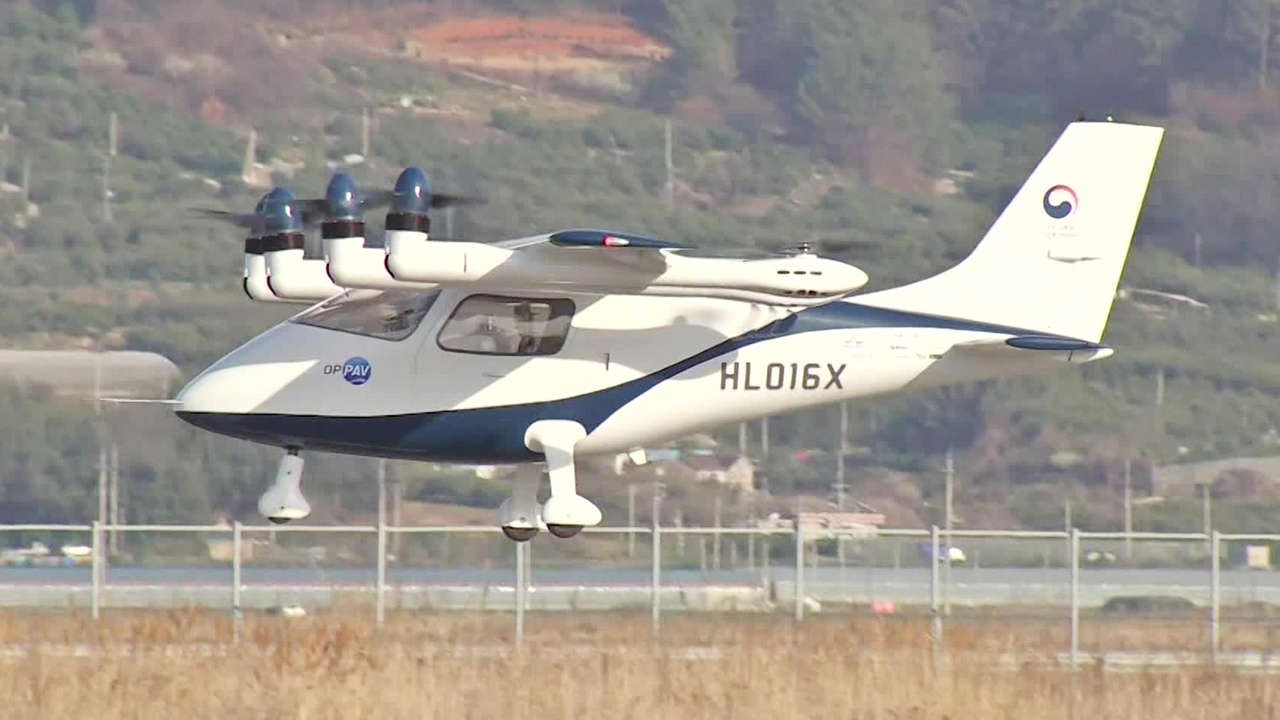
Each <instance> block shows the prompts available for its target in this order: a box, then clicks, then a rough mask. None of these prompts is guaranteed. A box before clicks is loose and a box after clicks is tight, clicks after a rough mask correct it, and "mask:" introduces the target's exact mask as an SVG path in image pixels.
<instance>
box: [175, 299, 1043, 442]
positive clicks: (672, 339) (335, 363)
mask: <svg viewBox="0 0 1280 720" xmlns="http://www.w3.org/2000/svg"><path fill="white" fill-rule="evenodd" d="M357 292H364V293H366V294H367V295H368V296H369V298H370V299H371V300H372V301H376V300H377V299H378V294H377V292H376V291H357ZM429 294H435V295H436V297H435V300H434V302H432V303H431V305H430V308H429V309H428V310H427V311H426V312H425V314H422V315H421V318H420V319H421V322H420V323H419V324H418V325H417V327H416V328H406V327H404V326H403V325H399V326H397V325H395V324H394V323H393V324H392V325H391V326H390V327H395V328H397V329H396V330H394V331H391V332H390V333H389V334H390V336H392V337H393V338H394V339H387V338H383V337H374V336H370V335H367V334H360V333H359V332H351V331H349V329H350V328H353V327H355V328H357V329H358V330H360V331H362V332H363V331H367V329H368V328H370V327H373V328H375V332H382V329H381V328H382V327H383V326H382V325H380V324H379V323H380V322H381V320H378V318H377V317H376V316H372V317H373V319H374V320H378V322H372V323H371V322H368V320H369V318H361V317H359V315H360V313H362V312H365V313H366V314H368V313H370V312H373V313H376V312H378V311H377V310H369V311H364V310H352V311H351V312H350V313H348V315H350V317H343V316H342V313H340V312H339V313H337V314H336V315H335V316H334V318H335V319H334V320H333V321H322V322H324V323H325V324H327V325H329V326H327V327H321V326H316V325H311V324H307V323H308V322H310V321H311V320H310V318H312V317H314V316H315V314H316V313H323V312H324V310H323V308H324V307H325V306H326V305H328V304H330V303H332V302H333V301H330V302H329V303H325V304H322V305H321V306H318V308H313V309H312V310H308V311H306V312H304V313H301V314H300V315H299V316H295V318H293V319H291V320H289V321H286V322H284V323H282V324H280V325H278V326H276V327H273V328H271V329H269V330H267V331H266V332H264V333H263V334H261V335H260V336H258V337H257V338H255V339H253V340H252V341H250V342H248V343H246V344H245V345H243V346H242V347H240V348H238V349H236V350H235V351H233V352H232V353H230V354H229V355H227V356H226V357H224V358H223V359H222V360H220V361H218V362H217V363H216V364H214V365H213V366H212V367H210V368H209V369H207V370H206V371H205V372H203V373H202V374H201V375H200V376H199V377H197V378H196V379H195V380H193V381H192V382H191V384H190V385H188V387H187V388H186V389H184V390H183V392H182V393H181V395H180V397H179V400H180V402H181V408H180V410H179V413H180V415H181V416H182V417H183V418H184V419H186V420H188V421H189V422H192V423H193V424H195V425H198V426H201V427H205V428H207V429H209V430H212V431H214V432H219V433H223V434H227V435H232V436H236V437H242V438H245V439H250V440H255V441H258V442H264V443H269V444H274V445H280V446H286V447H301V448H310V449H318V450H328V451H335V452H346V453H353V454H368V455H381V456H388V457H401V458H413V459H424V460H441V461H459V462H513V461H525V460H536V459H538V457H539V455H538V454H537V453H534V452H532V451H530V450H529V449H528V448H527V447H526V446H525V442H524V433H525V431H526V429H527V428H528V427H529V426H530V425H531V424H532V423H533V422H535V421H537V420H543V419H567V420H574V421H577V422H580V423H581V424H582V425H583V426H584V427H585V429H586V430H587V436H586V437H585V438H584V439H583V440H581V441H580V442H579V443H578V444H577V446H576V448H575V451H576V452H577V453H579V454H593V453H606V452H619V451H627V450H630V449H634V448H637V447H641V446H644V445H647V444H651V443H654V442H659V441H662V440H665V439H669V438H674V437H679V436H681V435H684V434H688V433H690V432H694V431H697V430H700V429H704V428H707V427H714V426H717V425H721V424H726V423H731V422H736V421H741V420H746V419H751V418H757V417H762V416H765V415H770V414H776V413H784V412H788V411H792V410H797V409H801V408H806V407H812V406H816V405H822V404H826V403H832V402H838V401H841V400H847V399H851V398H857V397H865V396H870V395H878V394H883V393H888V392H893V391H897V390H902V389H904V388H924V387H936V386H940V385H948V384H954V383H958V382H966V381H971V380H976V379H981V378H985V377H994V376H998V375H1004V374H1010V373H1017V372H1024V371H1034V370H1036V369H1047V368H1050V367H1052V366H1053V365H1054V364H1055V363H1054V362H1053V361H1054V360H1061V359H1063V358H1062V357H1060V354H1059V353H1011V354H1008V355H998V356H996V357H995V358H981V359H980V360H979V359H975V358H974V357H973V356H969V355H966V354H963V353H960V354H956V353H950V354H948V350H949V349H951V348H952V346H953V345H955V344H956V343H962V342H972V341H979V340H988V341H990V340H997V341H998V340H1000V339H1002V338H1005V337H1013V336H1016V335H1018V334H1019V333H1020V332H1022V331H1020V330H1018V329H1016V328H1003V327H999V326H992V325H983V324H976V323H970V322H967V321H962V320H949V319H945V318H937V317H933V316H927V315H920V314H915V313H902V312H898V311H893V310H884V309H878V308H874V307H871V306H868V305H862V304H859V303H856V302H851V301H837V302H833V303H830V304H828V305H823V306H819V307H815V308H807V309H802V310H799V311H789V310H784V309H780V308H778V307H776V306H771V305H766V304H754V303H749V302H744V301H738V300H728V299H717V298H696V297H648V296H637V295H604V296H600V295H587V294H581V295H579V294H573V293H559V294H556V293H545V292H543V293H537V294H523V293H516V292H511V293H503V294H502V297H503V298H504V299H506V300H507V301H511V302H516V301H518V299H519V298H526V299H530V300H534V301H538V300H541V299H546V298H554V299H556V300H557V301H559V302H561V303H563V302H564V301H570V302H571V303H572V305H571V306H567V307H572V312H571V317H570V318H569V319H568V321H567V323H565V326H564V327H565V330H564V331H561V332H560V333H559V334H560V336H561V338H562V345H560V346H559V347H558V349H555V351H554V352H549V353H548V354H516V355H513V354H494V353H496V352H501V350H494V349H493V347H492V346H487V345H486V346H466V349H464V350H458V349H456V348H457V347H459V344H458V342H457V341H456V340H449V339H448V338H450V337H456V336H457V335H458V333H459V332H461V331H459V330H458V329H457V327H458V326H457V325H456V324H455V325H451V324H450V323H451V322H453V323H459V322H460V321H458V320H457V319H451V316H452V315H453V314H454V313H455V311H459V305H460V303H465V302H466V301H467V299H468V298H472V297H474V296H476V295H484V294H485V293H484V292H483V291H477V290H473V289H468V288H448V289H444V290H443V291H429ZM357 304H358V303H352V305H353V306H354V305H357ZM467 307H471V306H467ZM382 312H384V313H385V312H386V310H385V308H384V309H383V310H382ZM352 318H354V319H355V322H352ZM335 325H336V326H340V327H343V328H346V329H334V327H333V326H335ZM400 335H403V337H400ZM442 338H445V339H444V340H442ZM446 346H452V347H454V348H455V349H446ZM542 352H548V351H546V350H544V351H542Z"/></svg>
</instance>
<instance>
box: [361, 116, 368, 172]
mask: <svg viewBox="0 0 1280 720" xmlns="http://www.w3.org/2000/svg"><path fill="white" fill-rule="evenodd" d="M360 155H361V156H363V157H364V159H365V162H368V160H369V108H368V107H363V108H360Z"/></svg>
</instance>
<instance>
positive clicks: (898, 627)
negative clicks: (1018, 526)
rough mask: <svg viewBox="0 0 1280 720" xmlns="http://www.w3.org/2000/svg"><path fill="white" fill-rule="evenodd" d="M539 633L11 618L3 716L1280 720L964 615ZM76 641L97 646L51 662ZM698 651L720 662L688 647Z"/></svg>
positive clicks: (1047, 635)
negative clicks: (237, 634) (235, 638)
mask: <svg viewBox="0 0 1280 720" xmlns="http://www.w3.org/2000/svg"><path fill="white" fill-rule="evenodd" d="M526 628H527V631H526V634H525V647H524V651H523V652H521V653H514V652H509V651H508V650H509V648H511V646H512V642H513V627H512V623H511V617H510V616H509V615H504V614H500V613H490V614H486V615H462V614H448V615H407V614H406V615H392V616H389V617H388V621H387V623H386V624H385V625H384V626H383V628H382V629H380V630H379V629H377V628H375V626H374V625H373V623H372V622H370V618H369V617H368V616H367V615H365V614H364V613H363V612H358V611H353V612H352V613H331V614H327V615H322V616H312V617H306V618H293V619H284V618H274V617H255V616H250V617H247V618H246V619H245V625H244V634H243V641H242V642H241V643H240V644H238V645H232V644H231V642H230V641H231V639H232V629H231V625H230V622H229V621H228V619H227V617H226V615H225V614H215V613H205V612H201V611H185V610H184V611H173V612H169V613H138V614H131V613H123V612H119V611H115V612H110V613H106V614H105V615H104V617H103V619H102V620H101V621H99V622H98V623H94V622H92V621H91V620H89V619H88V618H86V617H83V616H79V617H77V616H73V615H71V614H68V613H59V614H29V613H27V614H22V613H9V614H0V651H2V652H0V658H2V659H0V717H3V718H6V719H13V720H26V719H27V718H31V719H33V720H34V719H35V718H39V719H40V720H72V719H74V720H87V719H89V718H93V719H95V720H115V719H117V718H180V719H182V720H195V719H197V718H200V719H202V718H218V719H219V720H240V719H241V718H244V719H246V720H247V719H249V718H255V719H256V718H270V719H271V720H291V719H294V718H297V719H299V720H304V719H305V720H321V719H328V718H334V719H336V718H343V719H351V720H356V719H362V718H370V719H373V718H377V719H378V720H393V719H396V718H449V719H450V720H457V719H460V718H486V719H487V718H494V719H506V718H510V719H511V720H516V719H525V718H538V719H542V718H548V719H551V718H556V719H558V718H584V719H587V718H590V719H591V720H595V719H596V718H611V719H612V718H645V719H648V718H716V719H717V720H720V719H726V720H727V719H732V720H755V719H756V718H761V719H764V718H767V719H768V720H782V719H789V718H823V719H824V720H827V719H832V720H834V719H836V718H840V719H852V720H879V719H881V718H884V719H885V720H908V719H910V720H925V719H937V720H943V719H944V718H945V719H949V720H960V719H961V718H964V719H969V718H984V719H985V718H1001V719H1003V718H1011V719H1012V718H1018V719H1022V718H1035V719H1037V720H1040V719H1047V718H1082V719H1085V720H1104V719H1108V718H1124V719H1126V720H1131V719H1133V718H1153V719H1156V718H1158V719H1159V720H1180V719H1182V718H1187V719H1191V718H1204V719H1209V718H1212V719H1213V720H1235V719H1239V720H1274V719H1275V718H1280V680H1278V679H1277V678H1275V677H1274V676H1271V677H1268V676H1262V675H1249V674H1246V673H1242V672H1239V671H1232V670H1212V669H1208V668H1196V669H1163V670H1151V671H1143V672H1129V673H1113V672H1102V671H1101V670H1099V669H1096V668H1087V669H1084V670H1082V671H1080V672H1077V673H1074V674H1073V673H1069V672H1065V671H1063V670H1061V669H1054V668H1049V667H1045V666H1042V665H1039V664H1036V663H1033V662H1027V663H1025V664H1023V665H1022V666H1020V667H1018V666H1015V667H1008V666H999V665H997V664H996V663H994V662H992V660H991V659H992V658H993V657H994V655H995V654H996V653H999V652H1014V651H1022V652H1030V651H1035V650H1040V651H1043V652H1049V653H1051V652H1056V651H1060V650H1062V649H1063V648H1064V647H1065V644H1064V643H1063V642H1062V641H1063V639H1064V635H1063V634H1062V632H1061V628H1057V627H1053V628H1043V627H1041V628H1033V627H1031V626H1029V625H1021V626H1019V625H1010V624H1008V623H1004V624H1002V623H1000V622H995V621H993V622H989V623H987V622H974V623H966V624H965V625H963V626H958V627H955V628H952V629H950V630H949V632H948V635H947V646H948V648H949V650H950V653H951V654H950V660H949V661H944V662H942V663H940V664H938V665H937V666H935V665H934V663H933V662H932V660H931V653H930V649H929V642H928V622H927V621H919V620H887V619H876V618H865V619H850V618H848V617H845V618H841V619H830V618H815V619H814V620H813V621H806V622H805V623H804V624H802V625H800V626H796V625H794V624H792V623H790V622H788V621H785V620H782V619H779V618H762V617H728V616H692V615H684V616H678V617H668V618H665V619H664V626H663V628H664V630H663V646H665V648H666V649H665V650H664V649H662V648H658V649H655V646H654V645H652V644H651V641H650V637H649V622H648V619H647V618H645V617H638V616H618V615H568V614H553V615H540V614H530V615H529V616H528V617H527V624H526ZM1113 632H1115V633H1116V639H1117V640H1121V639H1125V642H1126V643H1128V644H1130V645H1132V646H1134V647H1138V646H1143V645H1148V644H1150V645H1154V646H1159V647H1162V648H1164V649H1179V648H1176V647H1171V643H1173V642H1177V641H1179V640H1181V639H1182V638H1179V637H1178V636H1171V635H1169V633H1168V628H1163V627H1160V626H1141V627H1139V626H1135V627H1133V628H1126V629H1123V631H1121V629H1118V628H1114V627H1113ZM1126 638H1127V639H1126ZM1185 639H1186V640H1187V641H1196V642H1197V643H1198V640H1197V639H1196V638H1194V637H1192V636H1187V637H1186V638H1185ZM68 646H72V647H78V648H80V649H84V648H92V649H95V650H96V652H93V653H83V652H82V653H81V654H80V655H79V656H77V655H75V654H61V655H59V654H56V653H53V652H48V651H46V652H36V650H38V649H39V648H41V647H44V648H46V649H48V648H63V649H65V648H67V647H68ZM690 646H702V647H707V646H713V647H715V648H717V649H718V652H716V653H710V654H704V655H702V656H699V655H696V654H690V653H687V652H677V650H679V649H681V648H688V647H690ZM1109 649H1111V648H1109ZM1185 649H1189V650H1200V649H1202V647H1201V646H1198V645H1197V646H1195V647H1188V648H1185ZM23 651H26V654H25V655H24V654H22V652H23Z"/></svg>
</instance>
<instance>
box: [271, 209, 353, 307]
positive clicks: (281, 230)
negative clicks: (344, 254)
mask: <svg viewBox="0 0 1280 720" xmlns="http://www.w3.org/2000/svg"><path fill="white" fill-rule="evenodd" d="M262 216H263V220H264V222H265V224H266V230H265V233H264V235H263V238H262V251H263V255H264V257H265V258H266V264H267V285H268V287H269V288H270V289H271V292H272V293H273V294H274V295H275V296H276V297H278V298H280V299H283V300H290V301H295V302H318V301H320V300H325V299H327V298H330V297H333V296H334V295H336V294H338V293H340V292H342V288H340V287H338V286H337V285H335V284H334V283H333V281H332V280H330V279H329V273H328V270H327V267H326V265H327V264H326V262H325V261H324V260H323V259H307V258H306V257H305V254H306V243H307V236H306V234H305V229H304V227H303V224H302V216H301V213H300V212H299V210H298V206H297V204H296V203H295V198H294V196H293V193H291V192H289V191H288V190H287V189H285V188H276V189H274V190H272V191H271V193H270V194H269V195H268V196H267V200H266V203H265V204H264V206H263V209H262Z"/></svg>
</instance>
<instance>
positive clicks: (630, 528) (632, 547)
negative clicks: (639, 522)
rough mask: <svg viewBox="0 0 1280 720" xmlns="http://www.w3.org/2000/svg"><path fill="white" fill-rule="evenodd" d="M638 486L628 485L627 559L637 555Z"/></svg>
mask: <svg viewBox="0 0 1280 720" xmlns="http://www.w3.org/2000/svg"><path fill="white" fill-rule="evenodd" d="M635 527H636V485H635V483H631V484H630V485H627V557H635V555H636V530H635Z"/></svg>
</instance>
